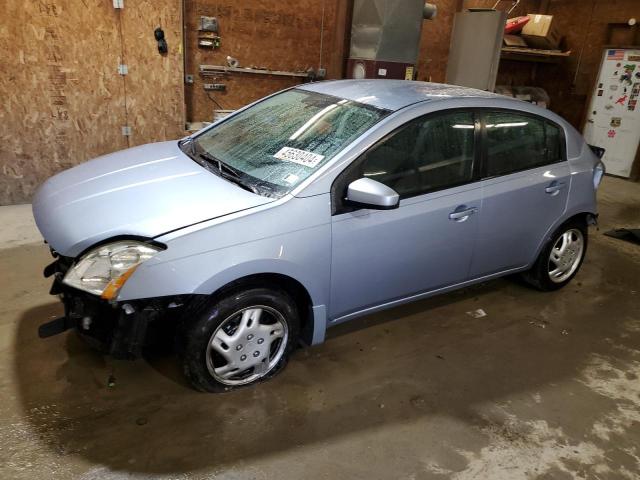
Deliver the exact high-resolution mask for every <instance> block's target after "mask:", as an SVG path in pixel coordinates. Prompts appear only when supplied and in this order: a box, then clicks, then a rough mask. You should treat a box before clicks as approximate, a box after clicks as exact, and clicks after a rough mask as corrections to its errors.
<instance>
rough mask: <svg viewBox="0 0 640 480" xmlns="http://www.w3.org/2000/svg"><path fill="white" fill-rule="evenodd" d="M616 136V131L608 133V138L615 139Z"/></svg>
mask: <svg viewBox="0 0 640 480" xmlns="http://www.w3.org/2000/svg"><path fill="white" fill-rule="evenodd" d="M615 136H616V131H615V130H614V129H611V130H609V131H608V132H607V137H609V138H614V137H615Z"/></svg>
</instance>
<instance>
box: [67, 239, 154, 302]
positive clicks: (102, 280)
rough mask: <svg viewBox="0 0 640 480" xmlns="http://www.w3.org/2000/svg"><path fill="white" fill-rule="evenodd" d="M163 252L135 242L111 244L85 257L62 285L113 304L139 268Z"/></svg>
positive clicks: (94, 250) (92, 251)
mask: <svg viewBox="0 0 640 480" xmlns="http://www.w3.org/2000/svg"><path fill="white" fill-rule="evenodd" d="M160 250H162V249H161V248H159V247H156V246H154V245H149V244H147V243H142V242H137V241H135V240H123V241H118V242H113V243H108V244H106V245H102V246H100V247H97V248H94V249H93V250H91V251H90V252H89V253H87V254H86V255H83V256H82V257H81V258H80V260H78V261H77V262H76V263H75V264H74V265H73V266H72V267H71V268H70V269H69V271H68V272H67V274H66V275H65V276H64V279H63V280H62V282H63V283H65V284H67V285H69V286H71V287H74V288H77V289H79V290H84V291H85V292H89V293H93V294H94V295H100V296H101V297H102V298H104V299H107V300H111V299H113V298H115V296H116V295H117V294H118V291H119V290H120V289H121V288H122V286H123V285H124V283H125V282H126V281H127V279H128V278H129V277H130V276H131V274H132V273H133V272H134V271H135V269H136V268H137V267H138V265H140V264H141V263H142V262H144V261H145V260H148V259H150V258H151V257H152V256H154V255H155V254H156V253H157V252H159V251H160Z"/></svg>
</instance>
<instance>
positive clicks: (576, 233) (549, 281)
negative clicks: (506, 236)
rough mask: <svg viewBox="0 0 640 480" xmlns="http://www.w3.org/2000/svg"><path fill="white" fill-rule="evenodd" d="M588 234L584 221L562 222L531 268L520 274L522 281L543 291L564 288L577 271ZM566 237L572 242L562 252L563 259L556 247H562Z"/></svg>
mask: <svg viewBox="0 0 640 480" xmlns="http://www.w3.org/2000/svg"><path fill="white" fill-rule="evenodd" d="M588 233H589V232H588V227H587V224H586V222H585V221H584V220H581V219H577V218H576V219H572V220H569V221H568V222H566V223H564V224H563V225H562V226H560V228H558V229H557V230H556V231H555V232H554V234H553V235H552V236H551V240H549V242H547V244H546V245H545V246H544V248H543V249H542V251H541V252H540V255H539V256H538V258H537V259H536V262H535V263H534V264H533V267H532V268H531V269H530V270H529V271H527V272H524V273H523V274H522V278H523V280H524V281H525V282H526V283H528V284H529V285H531V286H533V287H535V288H537V289H538V290H542V291H544V292H549V291H553V290H558V289H560V288H562V287H564V286H565V285H566V284H568V283H569V282H570V281H571V279H572V278H573V277H575V275H576V274H577V273H578V271H579V270H580V266H581V265H582V261H583V260H584V256H585V254H586V252H587V244H588V240H589V237H588ZM567 235H568V236H570V237H571V242H568V243H567V245H568V247H567V248H566V249H565V250H564V252H565V254H564V255H566V256H560V255H559V254H558V252H559V251H560V250H558V247H561V246H562V245H563V244H565V243H564V242H566V241H567V240H566V239H567V238H568V237H567ZM552 251H554V258H553V259H552V258H551V254H552Z"/></svg>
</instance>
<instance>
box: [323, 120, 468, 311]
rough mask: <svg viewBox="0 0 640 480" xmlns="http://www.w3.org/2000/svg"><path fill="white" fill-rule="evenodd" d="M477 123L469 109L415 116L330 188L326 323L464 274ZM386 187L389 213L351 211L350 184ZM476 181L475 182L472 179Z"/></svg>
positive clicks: (458, 279)
mask: <svg viewBox="0 0 640 480" xmlns="http://www.w3.org/2000/svg"><path fill="white" fill-rule="evenodd" d="M479 129H480V126H479V122H478V121H476V119H475V117H474V114H473V112H471V111H449V113H436V114H430V115H428V116H425V117H422V118H418V119H415V120H413V121H411V122H409V123H408V124H405V125H404V126H403V127H401V128H400V129H398V130H397V131H396V132H394V133H392V134H391V135H389V136H388V137H387V138H384V139H382V140H381V141H380V142H378V143H377V144H376V145H374V146H373V147H372V148H371V149H369V150H368V151H367V152H365V153H364V154H363V155H362V156H361V157H360V158H358V159H357V160H355V161H354V163H353V164H352V165H351V166H350V167H348V168H347V170H346V171H344V172H343V173H342V174H341V175H340V176H339V177H338V178H337V179H336V181H335V182H334V184H333V187H332V208H333V216H332V259H331V304H330V316H331V318H332V319H333V320H335V319H338V318H340V317H345V316H348V315H349V314H351V313H354V312H358V311H361V310H363V309H367V308H369V307H374V306H376V305H380V304H384V303H388V302H393V301H394V300H399V299H402V298H405V297H408V296H411V295H414V294H419V293H421V292H425V291H428V290H434V289H438V288H441V287H445V286H447V285H451V284H455V283H459V282H462V281H464V280H465V279H466V278H467V275H468V272H469V267H470V263H471V258H472V255H473V247H474V242H475V238H476V233H477V228H478V220H479V217H480V213H481V212H480V201H481V188H480V185H479V182H475V180H476V179H477V176H478V174H479V171H478V161H476V156H477V152H476V148H475V144H476V143H477V137H478V132H479ZM362 177H368V178H372V179H374V180H377V181H379V182H381V183H384V184H385V185H387V186H389V187H391V188H393V189H394V190H395V191H396V192H398V193H399V194H400V204H399V207H398V208H397V209H393V210H372V209H366V208H354V207H352V206H351V205H349V204H348V202H346V201H345V195H346V189H347V186H348V184H349V183H350V182H352V181H354V180H357V179H358V178H362ZM474 182H475V183H474Z"/></svg>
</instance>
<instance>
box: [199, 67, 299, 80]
mask: <svg viewBox="0 0 640 480" xmlns="http://www.w3.org/2000/svg"><path fill="white" fill-rule="evenodd" d="M229 72H234V73H253V74H258V75H277V76H281V77H304V78H307V77H309V74H308V73H307V72H286V71H283V70H266V69H261V68H242V67H227V66H225V65H200V73H201V74H202V75H219V74H220V73H229Z"/></svg>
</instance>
